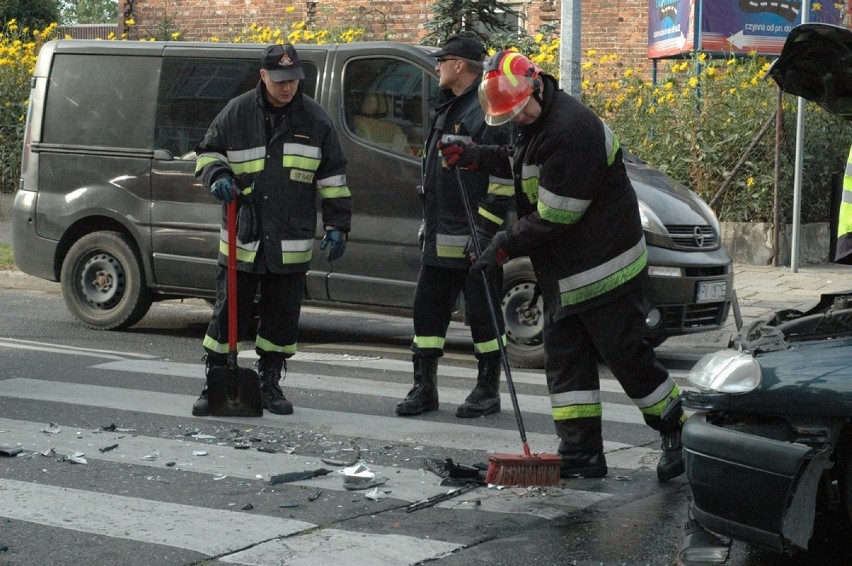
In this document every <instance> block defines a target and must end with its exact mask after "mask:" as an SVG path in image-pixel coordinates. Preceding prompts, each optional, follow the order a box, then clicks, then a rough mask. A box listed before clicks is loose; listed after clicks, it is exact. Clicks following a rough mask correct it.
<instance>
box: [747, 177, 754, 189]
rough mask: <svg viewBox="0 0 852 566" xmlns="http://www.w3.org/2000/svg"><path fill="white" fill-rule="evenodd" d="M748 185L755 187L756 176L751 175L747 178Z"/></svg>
mask: <svg viewBox="0 0 852 566" xmlns="http://www.w3.org/2000/svg"><path fill="white" fill-rule="evenodd" d="M746 186H748V187H753V186H754V177H749V178H748V179H746Z"/></svg>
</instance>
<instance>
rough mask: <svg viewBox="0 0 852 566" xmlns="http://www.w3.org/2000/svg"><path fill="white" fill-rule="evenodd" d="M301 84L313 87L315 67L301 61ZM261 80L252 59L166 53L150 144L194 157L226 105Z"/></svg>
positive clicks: (307, 88) (309, 91)
mask: <svg viewBox="0 0 852 566" xmlns="http://www.w3.org/2000/svg"><path fill="white" fill-rule="evenodd" d="M302 66H303V68H304V69H305V80H304V81H302V89H303V92H305V94H307V95H308V96H313V94H314V93H315V92H316V84H317V68H316V66H315V65H314V64H313V63H310V62H308V61H304V62H303V64H302ZM259 80H260V64H259V62H258V61H255V60H253V59H229V60H223V59H198V58H182V57H169V58H166V59H165V60H164V61H163V69H162V74H161V78H160V91H159V93H158V95H157V116H156V126H155V138H154V146H153V147H154V149H167V150H168V151H170V152H171V153H172V155H175V156H179V157H184V158H188V159H194V158H195V153H194V148H195V146H196V145H197V144H198V142H199V141H201V138H202V137H204V133H205V132H206V131H207V127H208V126H209V125H210V123H211V122H212V121H213V119H214V118H215V117H216V115H217V114H218V113H219V111H220V110H222V108H224V106H225V104H226V103H227V102H228V101H229V100H230V99H232V98H234V97H235V96H238V95H240V94H242V93H244V92H246V91H249V90H252V89H254V88H255V86H257V83H258V81H259Z"/></svg>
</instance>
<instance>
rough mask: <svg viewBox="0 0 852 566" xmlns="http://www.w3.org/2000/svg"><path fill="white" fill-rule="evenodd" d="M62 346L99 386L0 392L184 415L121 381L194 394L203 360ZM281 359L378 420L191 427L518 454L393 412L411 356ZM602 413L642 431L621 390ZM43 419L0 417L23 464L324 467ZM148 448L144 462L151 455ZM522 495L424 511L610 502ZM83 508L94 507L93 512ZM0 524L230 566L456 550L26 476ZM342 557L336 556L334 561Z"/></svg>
mask: <svg viewBox="0 0 852 566" xmlns="http://www.w3.org/2000/svg"><path fill="white" fill-rule="evenodd" d="M4 347H5V348H10V349H29V350H33V351H37V352H48V353H49V352H51V351H54V352H55V351H56V348H55V347H53V348H52V349H51V346H50V345H48V344H40V343H35V342H30V343H28V342H26V341H21V340H6V339H0V348H4ZM67 351H68V352H73V353H74V355H77V356H80V357H82V358H85V357H90V358H92V361H91V362H85V363H86V364H87V369H88V370H89V371H90V374H91V375H96V376H104V375H107V376H109V377H110V379H111V381H110V385H109V386H105V385H92V384H87V383H75V382H72V381H68V382H63V381H56V380H47V379H39V377H40V376H38V375H33V376H31V377H12V378H4V379H0V398H5V399H13V400H18V401H21V402H41V403H52V404H61V405H62V406H67V407H73V408H75V409H77V410H82V411H85V410H86V409H87V408H88V409H91V410H94V409H98V410H116V411H128V412H132V413H136V414H143V415H146V416H150V417H152V418H155V417H168V418H189V407H191V405H192V402H193V401H194V396H189V395H179V394H174V393H166V392H162V391H152V390H139V389H132V390H131V389H129V388H127V386H128V384H129V383H131V382H132V380H134V379H135V378H137V377H138V376H140V375H146V376H166V377H174V378H176V379H182V380H192V382H193V383H194V384H197V385H198V386H200V385H201V380H202V375H203V371H202V368H203V366H201V365H200V364H186V363H178V362H171V361H166V360H162V359H159V358H157V357H155V356H149V355H144V354H133V353H128V352H112V351H104V350H86V349H79V348H77V349H74V348H69V349H67ZM63 353H64V352H63ZM251 357H252V356H251V354H249V355H248V356H241V358H248V359H246V360H245V361H246V365H248V363H250V358H251ZM296 362H298V363H296ZM313 364H316V365H313ZM320 364H322V365H320ZM290 365H291V368H292V367H298V369H299V370H300V371H293V370H291V371H290V372H288V374H287V379H286V382H285V383H286V385H287V388H288V389H299V390H304V391H314V392H323V393H325V394H328V395H341V396H362V395H363V396H369V397H371V398H376V399H388V400H389V401H388V406H389V407H390V408H391V409H390V410H389V412H388V413H389V414H388V416H382V415H371V414H367V413H357V412H345V411H332V410H322V409H315V408H309V407H301V406H298V407H297V410H296V412H295V414H293V415H288V416H279V415H273V414H270V413H266V414H265V415H264V416H263V417H262V418H238V417H229V418H227V419H222V418H216V417H206V418H201V419H196V422H198V423H205V422H207V423H210V424H211V426H219V427H222V426H223V423H229V424H231V425H233V426H240V427H244V428H249V427H258V426H262V427H268V428H269V429H273V430H287V431H307V430H312V429H318V428H321V429H322V431H323V433H324V434H327V435H332V436H335V437H337V436H339V437H343V438H352V439H356V438H369V439H372V440H377V441H386V442H389V443H404V444H405V445H407V446H417V445H427V446H430V447H436V448H442V449H451V450H470V449H471V447H483V449H487V451H488V452H492V451H493V452H505V453H517V452H518V450H519V447H520V442H519V438H518V431H517V430H516V429H508V430H506V429H501V428H497V427H493V426H489V422H488V420H487V419H474V420H465V421H462V422H460V421H458V420H456V421H454V422H441V421H438V420H435V421H430V420H426V419H402V418H399V417H396V416H393V414H392V407H393V406H394V405H395V403H396V401H398V400H399V399H401V398H402V397H404V396H405V394H406V392H407V391H408V388H409V387H410V384H409V383H408V381H407V379H399V377H400V374H404V375H405V376H406V377H408V376H409V375H410V371H411V364H410V362H406V361H400V360H391V359H383V358H378V357H371V356H340V355H338V356H335V355H322V354H320V355H312V354H300V355H299V356H297V357H296V358H294V360H293V361H292V362H291V364H290ZM327 366H335V367H351V368H357V369H358V370H359V372H358V374H360V375H364V373H365V372H364V371H361V370H371V372H372V373H370V372H367V373H368V374H369V375H370V377H369V378H363V377H356V376H349V377H346V376H338V375H327V373H328V372H329V368H328V367H327ZM324 367H325V369H323V368H324ZM314 369H315V370H316V371H313V370H314ZM309 370H310V371H309ZM323 371H325V372H326V373H323ZM440 373H441V375H442V376H447V377H453V378H458V379H470V380H471V385H472V381H473V379H474V377H475V372H471V371H470V369H469V368H467V369H465V368H457V367H454V366H451V365H445V366H442V367H441V369H440ZM512 375H513V378H514V381H515V382H516V384H523V385H540V386H541V394H531V393H525V394H522V395H520V396H519V403H520V406H521V408H522V410H523V411H524V412H525V413H528V414H530V415H549V414H550V403H549V399H548V397H547V394H546V387H545V384H544V376H543V374H542V373H541V372H531V371H528V372H524V371H517V372H513V374H512ZM389 376H395V377H396V379H395V380H391V379H389ZM504 389H505V387H504ZM529 389H530V388H528V390H529ZM601 389H602V391H605V392H610V393H622V391H621V388H620V386H619V385H618V383H617V382H616V381H614V380H612V379H602V380H601ZM469 391H470V388H469V387H464V388H459V387H456V388H453V387H449V386H442V387H441V389H440V392H441V393H440V394H441V401H442V403H443V402H446V403H449V404H458V403H461V402H462V401H463V400H464V398H465V397H466V395H467V394H468V392H469ZM622 395H623V393H622ZM390 400H392V401H390ZM502 403H503V406H504V411H505V410H506V408H509V407H511V400H510V398H509V397H508V394H506V393H504V394H503V399H502ZM604 418H605V419H606V420H608V421H611V422H615V423H619V424H621V425H636V426H644V425H643V423H642V420H641V415H640V413H639V411H638V410H637V409H636V407H635V406H633V405H632V404H630V403H629V400H627V398H626V396H625V397H623V401H622V402H607V403H605V404H604ZM56 424H57V425H58V427H57V428H58V432H56V433H54V434H46V433H45V432H44V428H45V425H46V423H43V422H33V421H27V420H16V419H10V418H3V417H0V432H2V433H3V434H2V436H0V442H2V441H5V440H6V439H14V440H15V445H16V446H18V447H20V448H22V449H23V450H24V452H25V454H28V455H29V456H30V457H33V458H38V457H40V456H39V453H41V452H44V451H46V450H49V449H53V450H54V451H55V452H56V453H57V454H74V453H83V454H85V458H86V459H87V460H88V462H89V464H88V465H89V466H99V465H100V466H108V465H112V466H114V465H122V466H131V467H132V468H133V469H137V470H147V472H143V473H147V474H150V475H151V476H157V475H158V474H165V473H167V470H170V471H176V470H179V471H183V472H186V473H188V474H191V475H192V476H193V477H198V478H199V479H200V481H205V480H204V479H203V478H206V481H216V480H220V479H223V478H233V479H235V480H241V481H245V482H255V481H257V482H262V484H264V485H267V486H268V485H269V483H268V482H269V479H270V478H271V477H272V476H274V475H276V474H285V473H291V472H301V471H304V470H306V469H316V468H322V467H326V468H328V467H329V465H328V464H327V463H325V462H324V461H323V460H322V459H320V458H319V457H317V456H309V455H304V454H299V447H298V446H297V447H296V448H295V451H294V452H293V453H287V452H285V451H283V450H279V451H277V452H276V453H272V454H270V453H266V452H260V451H255V450H241V451H238V452H237V451H235V449H234V447H233V446H232V445H229V444H228V443H224V442H221V443H220V442H214V441H213V440H212V439H211V440H210V441H208V442H202V441H199V440H198V439H195V438H175V437H169V438H162V437H156V436H147V435H144V434H135V433H133V434H128V433H120V432H115V431H112V432H110V431H104V430H100V429H99V430H81V428H80V427H79V425H78V426H74V425H71V424H68V423H64V422H61V421H60V422H57V423H56ZM527 436H528V441H529V445H530V447H531V448H532V449H533V451H540V452H548V451H553V447H554V444H555V436H554V435H553V434H544V433H537V432H527ZM111 444H118V445H119V448H118V449H115V450H101V448H103V447H105V446H107V445H111ZM200 448H203V451H204V452H205V454H203V455H200V454H198V453H197V451H198V450H199V449H200ZM605 450H606V452H607V461H608V464H609V466H610V467H611V468H618V469H623V470H627V471H631V470H648V469H653V466H654V465H655V464H656V459H657V457H658V455H659V452H658V451H657V450H656V449H654V448H649V447H646V446H632V445H630V444H625V443H620V442H615V441H612V440H606V441H605ZM152 454H156V455H157V457H156V458H151V457H150V456H151V455H152ZM19 457H20V456H19ZM331 467H334V466H331ZM370 469H371V471H373V472H374V473H375V474H376V478H377V479H387V482H386V483H385V484H383V489H384V494H385V495H386V496H387V497H389V498H392V499H394V500H398V501H399V505H400V506H404V505H407V504H410V503H412V502H417V501H421V500H423V499H426V498H429V497H432V496H435V495H439V494H441V493H445V492H446V491H447V490H448V489H450V488H448V487H446V486H442V485H440V478H439V477H437V476H436V475H435V474H433V473H432V472H429V471H427V470H425V469H422V467H421V466H419V465H418V463H417V462H406V463H404V464H402V463H401V464H400V465H399V466H381V465H372V464H371V465H370ZM157 477H159V476H157ZM287 485H288V486H294V487H299V486H301V487H304V488H313V489H317V490H323V491H325V492H329V493H341V494H344V493H349V492H347V490H346V489H345V488H344V485H343V480H342V475H341V473H340V470H339V469H335V470H334V471H333V472H332V473H330V474H327V475H323V476H320V477H314V478H310V479H305V480H301V481H294V482H289V483H288V484H287ZM525 491H526V490H523V489H521V488H515V489H508V490H498V489H486V488H481V489H477V490H474V491H471V492H468V493H465V494H462V495H459V496H457V497H455V498H453V499H450V500H448V501H444V502H441V503H439V504H437V505H436V507H437V508H441V509H447V510H452V511H454V512H456V511H457V512H460V513H470V512H474V511H476V512H480V513H482V512H485V513H498V514H503V515H528V516H535V517H543V518H546V519H556V518H559V517H564V516H567V515H568V514H570V513H573V512H575V511H578V510H581V509H584V508H586V507H588V506H591V505H594V504H596V503H598V502H600V501H603V500H605V499H607V498H609V497H611V495H610V494H607V493H606V492H605V490H603V491H599V490H596V491H594V492H592V491H583V490H579V489H571V488H570V483H569V484H565V483H563V485H561V486H560V487H557V488H548V489H547V491H546V494H545V495H542V494H539V495H538V496H535V497H529V496H524V495H523V494H524V492H525ZM95 509H96V510H97V512H92V510H95ZM0 516H1V517H4V518H6V519H9V520H16V521H25V522H30V523H34V524H38V525H43V526H47V527H51V528H58V529H71V530H75V531H80V532H85V533H92V534H97V535H100V536H107V537H114V538H116V539H121V540H129V541H136V542H141V543H145V544H157V545H166V546H170V547H174V548H179V549H184V550H187V551H192V552H197V553H200V554H202V555H204V556H206V557H209V558H215V559H217V560H218V561H221V562H224V563H229V564H247V565H248V564H258V565H266V564H269V565H272V564H275V565H277V564H282V563H286V564H288V565H290V564H293V565H315V564H323V563H334V564H371V565H373V564H375V565H379V566H383V565H388V566H390V565H398V564H415V563H418V562H421V561H425V560H433V559H438V558H440V557H441V556H444V555H446V554H449V553H452V552H453V551H455V550H457V549H459V548H461V547H462V546H464V545H462V544H460V543H459V542H457V541H446V540H439V539H436V538H434V537H421V536H411V534H410V533H407V534H406V533H401V534H380V535H376V534H367V533H363V532H356V531H351V530H346V529H341V528H334V525H322V526H321V525H320V524H319V523H315V522H311V521H305V520H296V519H286V518H282V517H275V516H269V515H251V514H248V513H241V512H238V511H235V510H227V509H214V508H209V507H202V506H197V505H187V504H180V503H172V502H168V501H153V500H150V499H146V498H141V497H133V496H129V495H125V494H124V493H121V492H114V493H109V492H106V493H105V492H104V491H103V490H99V491H96V490H87V489H79V488H69V487H67V486H60V485H52V484H51V483H50V478H36V479H35V480H34V481H22V480H20V479H14V480H12V479H0ZM344 555H345V556H346V560H345V561H343V560H342V559H341V557H342V556H344Z"/></svg>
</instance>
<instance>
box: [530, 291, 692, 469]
mask: <svg viewBox="0 0 852 566" xmlns="http://www.w3.org/2000/svg"><path fill="white" fill-rule="evenodd" d="M644 324H645V313H644V310H643V308H642V292H641V289H638V288H637V289H635V290H632V291H629V292H628V293H626V294H624V295H622V296H620V297H618V298H616V299H614V300H613V301H611V302H608V303H605V304H603V305H600V306H596V307H593V308H590V309H589V310H586V311H583V312H581V313H578V314H575V315H571V316H567V317H564V318H561V319H559V320H556V321H549V322H546V323H545V328H544V333H543V334H544V350H545V374H546V376H547V387H548V391H549V393H550V402H551V409H552V412H553V422H554V424H555V426H556V434H557V435H558V436H559V438H560V440H561V443H560V448H561V449H565V450H578V451H585V452H601V451H603V437H602V430H601V429H602V425H601V418H602V405H601V391H600V380H599V376H598V362H599V361H600V360H601V359H602V360H603V362H604V363H605V364H606V365H607V366H608V367H609V370H610V371H611V372H612V374H613V375H614V376H615V378H616V379H617V380H618V382H619V384H620V385H621V387H622V389H624V392H625V393H626V394H627V395H628V397H630V399H631V400H632V401H633V402H634V403H635V404H636V406H637V407H638V408H639V410H640V411H641V412H642V416H643V418H644V421H645V423H646V424H648V425H649V426H650V427H652V428H654V429H656V430H659V431H661V432H662V431H667V430H672V429H673V428H676V427H679V426H680V423H681V422H682V420H683V411H682V410H679V411H677V412H676V414H674V415H671V417H668V416H667V420H666V421H663V420H662V418H661V416H662V413H663V410H664V409H665V407H666V404H667V403H668V402H669V399H673V398H676V397H677V396H678V395H680V389H679V388H678V386H677V384H676V383H675V382H674V380H673V379H672V378H671V377H670V376H669V373H668V371H667V370H666V368H664V367H663V366H662V365H661V364H660V363H659V362H658V361H657V358H656V356H655V354H654V350H653V348H652V347H651V346H650V344H648V342H646V341H645V340H644V339H643V330H644Z"/></svg>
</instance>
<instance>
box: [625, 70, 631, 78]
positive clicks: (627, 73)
mask: <svg viewBox="0 0 852 566" xmlns="http://www.w3.org/2000/svg"><path fill="white" fill-rule="evenodd" d="M632 76H633V69H627V70H626V71H624V77H625V78H627V77H632Z"/></svg>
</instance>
